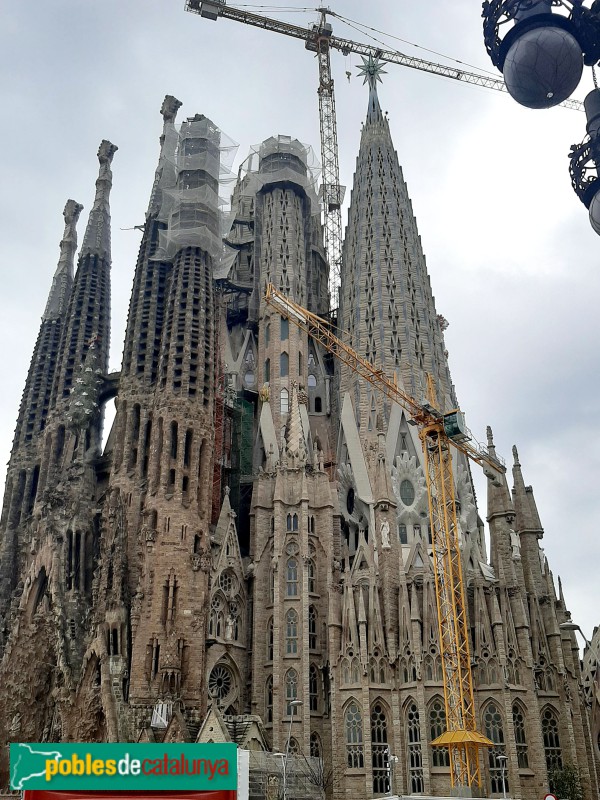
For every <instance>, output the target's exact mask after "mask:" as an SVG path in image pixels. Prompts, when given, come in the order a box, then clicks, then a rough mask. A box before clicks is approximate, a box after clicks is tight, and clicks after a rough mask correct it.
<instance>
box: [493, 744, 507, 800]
mask: <svg viewBox="0 0 600 800" xmlns="http://www.w3.org/2000/svg"><path fill="white" fill-rule="evenodd" d="M496 761H499V762H500V770H501V773H500V774H501V776H502V797H503V798H504V800H506V777H505V776H506V762H507V761H508V756H503V755H499V756H496Z"/></svg>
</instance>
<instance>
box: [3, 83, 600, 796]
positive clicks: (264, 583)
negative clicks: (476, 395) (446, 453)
mask: <svg viewBox="0 0 600 800" xmlns="http://www.w3.org/2000/svg"><path fill="white" fill-rule="evenodd" d="M374 83H375V82H374V80H373V81H371V84H372V85H371V87H370V94H369V105H368V111H367V117H366V120H365V123H364V126H363V130H362V136H361V144H360V150H359V154H358V158H357V163H356V171H355V178H354V185H353V189H352V197H351V202H350V209H349V217H348V226H347V230H346V236H345V242H344V252H343V266H342V270H341V289H340V297H339V309H338V311H337V327H338V330H339V331H343V333H342V334H341V335H342V336H343V337H345V339H346V341H347V342H348V343H349V344H351V345H352V346H353V347H354V348H355V349H356V350H357V351H358V352H359V353H360V354H361V355H363V356H364V357H366V358H367V359H369V360H370V361H372V362H374V363H375V364H377V365H378V366H379V367H380V368H381V369H383V370H385V371H386V372H387V373H388V375H392V374H395V375H396V378H397V380H398V383H399V384H400V385H401V386H402V387H403V388H404V389H405V390H406V391H407V392H409V393H410V394H412V395H413V396H415V397H417V398H418V397H421V396H423V393H424V387H425V384H426V378H427V375H431V376H432V377H433V381H434V385H435V389H436V392H437V396H438V402H439V404H440V406H441V407H442V408H443V409H445V410H450V409H452V408H455V407H456V406H457V399H456V396H455V391H454V387H453V385H452V382H451V377H450V372H449V368H448V361H447V352H446V350H445V345H444V329H445V326H446V324H447V323H446V322H445V320H444V319H443V317H441V316H440V315H438V314H437V312H436V309H435V303H434V297H433V294H432V289H431V285H430V281H429V276H428V273H427V267H426V263H425V258H424V255H423V251H422V247H421V241H420V237H419V234H418V230H417V225H416V220H415V218H414V215H413V212H412V207H411V202H410V199H409V196H408V190H407V187H406V184H405V182H404V179H403V176H402V171H401V168H400V165H399V163H398V157H397V154H396V152H395V150H394V147H393V143H392V140H391V137H390V131H389V127H388V122H387V119H386V118H385V117H384V115H383V114H382V112H381V109H380V106H379V101H378V98H377V92H376V89H375V85H374ZM179 106H180V103H179V102H178V101H176V100H175V99H174V98H172V97H167V98H165V101H164V103H163V106H162V109H161V114H162V117H163V125H164V127H163V132H162V136H161V139H160V158H159V163H158V167H157V170H156V174H155V179H154V184H153V188H152V193H151V198H150V203H149V207H148V211H147V214H146V222H145V225H144V229H143V232H142V241H141V245H140V250H139V256H138V260H137V264H136V269H135V277H134V283H133V289H132V295H131V301H130V307H129V318H128V323H127V331H126V336H125V344H124V352H123V362H122V367H121V370H120V372H119V373H113V374H108V345H109V332H110V286H109V285H110V212H109V195H110V188H111V183H112V172H111V163H112V159H113V156H114V153H115V151H116V147H115V146H114V145H112V144H111V143H110V142H102V144H101V147H100V150H99V154H98V156H99V162H100V170H99V177H98V181H97V183H96V195H95V199H94V204H93V208H92V210H91V212H90V216H89V221H88V224H87V228H86V232H85V235H84V238H83V244H82V246H81V249H80V251H79V255H78V257H77V264H76V268H75V259H76V251H77V236H76V223H77V219H78V217H79V215H80V213H81V210H82V207H81V206H80V205H79V204H77V203H75V202H74V201H71V200H70V201H69V202H68V203H67V205H66V208H65V212H64V216H65V234H64V236H63V239H62V241H61V245H60V258H59V264H58V268H57V270H56V274H55V276H54V280H53V282H52V287H51V291H50V296H49V299H48V303H47V306H46V309H45V312H44V315H43V317H42V322H41V327H40V333H39V336H38V339H37V342H36V345H35V350H34V354H33V358H32V361H31V366H30V370H29V374H28V378H27V383H26V386H25V391H24V394H23V399H22V402H21V407H20V410H19V416H18V420H17V428H16V432H15V438H14V443H13V449H12V452H11V457H10V462H9V468H8V476H7V483H6V489H5V495H4V505H3V511H2V518H1V522H0V657H1V661H0V685H2V687H3V689H2V695H1V697H0V744H2V745H5V744H6V743H7V742H8V741H17V740H20V741H63V740H65V741H120V740H122V741H223V740H232V741H237V742H238V743H239V744H241V745H243V746H245V747H248V748H250V749H251V750H254V751H255V752H258V751H265V752H267V751H269V750H270V751H272V752H274V753H281V752H282V751H285V749H286V746H287V744H288V742H289V745H290V752H291V753H292V755H293V756H297V757H298V759H301V758H302V757H303V756H311V757H313V758H314V759H315V760H316V762H317V763H321V764H322V765H323V769H322V771H321V773H320V776H319V777H318V780H316V781H315V783H314V792H313V794H312V795H311V793H310V792H309V793H308V795H307V796H309V797H310V796H315V797H316V796H318V794H319V792H325V793H326V794H327V795H328V796H330V797H333V798H342V797H344V798H346V797H355V798H371V797H378V796H384V795H385V794H388V793H389V792H390V790H391V789H393V791H394V792H396V793H398V794H404V795H412V794H414V795H419V794H424V795H434V796H435V795H438V796H443V795H447V794H449V792H450V768H449V756H448V753H447V751H446V750H444V749H439V748H431V746H430V742H431V741H432V739H434V738H436V737H437V736H438V735H439V734H441V733H442V732H443V731H444V730H445V710H444V690H443V683H442V666H441V659H440V650H439V634H438V618H437V611H436V598H435V584H434V576H433V572H432V562H431V546H430V543H431V539H430V531H429V518H428V514H429V512H428V504H427V489H426V483H425V477H424V473H423V468H422V464H423V455H422V451H421V444H420V440H419V438H418V435H417V433H416V429H415V427H414V426H413V425H411V424H410V422H411V420H410V419H407V417H406V415H405V414H404V413H403V412H402V410H401V409H400V408H399V407H398V406H397V405H393V404H391V403H390V402H389V401H387V400H384V399H382V397H381V395H380V394H379V393H378V392H377V391H375V390H374V389H373V388H372V387H371V386H370V385H368V384H365V383H364V382H363V381H361V380H360V379H359V378H358V377H357V376H356V375H355V374H354V373H353V372H352V371H351V370H349V369H347V368H345V367H343V368H340V367H339V365H338V364H336V363H334V361H333V360H332V358H331V356H330V355H329V354H328V353H326V352H325V351H324V350H323V349H322V348H321V347H320V346H318V345H316V344H315V343H314V342H313V341H312V340H310V339H309V338H308V337H307V335H306V334H305V333H304V332H303V331H301V330H300V329H299V328H297V327H296V326H295V325H293V324H291V323H289V322H288V321H287V320H284V319H282V318H281V317H280V316H279V315H278V314H276V313H275V312H274V311H273V310H272V309H271V308H270V307H269V306H268V305H267V304H266V302H265V299H264V295H265V290H266V286H267V284H269V283H272V284H274V285H275V286H276V287H277V288H278V289H279V290H280V291H283V292H284V293H286V294H287V295H288V296H289V297H291V298H292V299H293V300H295V301H296V302H298V303H300V304H301V305H304V306H306V307H308V308H309V309H310V310H311V311H314V312H315V313H317V314H319V315H322V316H326V315H328V314H329V313H330V301H329V297H328V289H327V283H328V266H327V262H326V257H325V252H324V249H323V235H322V227H321V221H320V208H319V201H318V196H317V185H316V173H315V169H314V167H315V165H314V163H313V161H312V156H311V152H310V150H309V148H307V147H306V146H305V145H302V144H301V143H300V142H298V141H297V140H295V139H293V138H290V137H285V136H277V137H272V138H270V139H268V140H266V141H265V142H263V143H262V144H261V145H259V146H258V147H256V148H254V149H253V151H252V153H251V154H250V156H249V157H248V159H247V160H246V161H245V162H244V163H243V165H242V167H241V168H240V170H239V174H238V180H237V183H236V184H235V188H234V191H233V199H232V213H231V215H230V216H229V219H228V220H226V218H225V215H224V214H223V213H222V212H221V211H220V207H219V203H220V201H219V182H220V179H221V177H222V175H223V172H224V170H225V166H224V161H225V160H226V159H225V158H224V157H225V155H226V153H227V151H228V149H229V146H230V144H229V142H228V140H227V139H226V137H224V135H223V134H222V133H221V131H220V130H219V129H218V128H217V127H216V126H215V125H214V124H213V123H212V122H211V121H210V120H208V119H207V118H206V117H204V116H202V115H196V116H195V117H190V118H188V119H186V120H185V121H184V122H183V123H181V124H179V125H178V124H176V122H175V120H176V114H177V111H178V108H179ZM225 222H227V224H224V223H225ZM223 241H224V242H225V243H223ZM336 304H337V303H336ZM111 398H116V407H117V413H116V417H115V421H114V424H113V427H112V430H111V432H110V434H109V436H108V438H107V440H106V443H105V444H104V446H103V445H102V442H103V439H102V426H103V423H102V420H103V409H104V405H105V404H106V402H107V401H108V400H110V399H111ZM488 447H489V449H490V451H491V452H492V453H494V452H495V450H494V442H493V439H492V434H491V431H490V430H488ZM513 462H514V463H513V466H512V486H511V488H510V489H509V486H508V483H507V482H506V481H504V482H503V483H502V485H500V486H494V485H493V484H491V483H490V485H489V490H488V498H487V521H488V525H489V543H490V544H489V553H488V547H487V544H486V538H485V536H484V525H483V522H482V520H481V517H480V515H479V513H478V509H477V505H476V500H475V494H474V490H473V485H472V479H471V473H470V468H469V465H468V464H467V463H466V462H465V461H464V460H463V457H462V456H458V455H457V457H456V459H455V464H454V471H455V484H456V485H455V491H456V497H457V518H458V520H459V527H460V540H461V548H462V559H463V572H464V576H465V581H466V597H467V603H468V612H469V626H470V649H471V659H472V670H473V680H474V686H475V702H476V708H477V715H478V720H479V726H480V730H481V731H482V732H483V733H484V734H485V735H486V736H487V737H488V738H489V739H491V740H492V742H493V747H492V748H491V749H490V750H489V752H487V751H482V754H481V765H482V774H483V781H484V795H485V796H502V791H503V786H502V768H501V760H499V759H498V756H503V755H506V756H507V757H508V761H507V770H506V776H505V777H506V789H507V794H509V796H514V797H519V798H522V799H523V800H534V799H537V798H539V797H542V796H543V794H544V791H545V790H547V788H548V773H549V771H550V770H552V769H554V768H557V767H558V768H560V767H561V766H563V765H566V764H568V763H573V764H576V765H577V766H578V768H579V771H580V774H581V778H582V782H583V785H584V787H585V792H586V797H587V798H588V800H592V798H595V797H597V796H598V778H597V772H596V758H597V756H598V755H599V751H598V730H595V729H594V728H593V724H594V722H593V721H594V720H598V719H599V715H598V714H595V715H590V713H589V708H588V706H589V702H587V701H586V694H585V693H584V692H583V690H582V677H581V671H580V664H579V657H578V651H577V647H576V644H575V641H574V637H573V633H572V632H569V631H566V630H565V629H563V630H561V629H560V627H559V626H560V624H561V623H563V622H566V621H568V620H569V619H570V617H569V612H568V609H567V606H566V603H565V599H564V597H563V594H562V590H559V591H558V593H557V591H556V589H555V583H554V579H553V576H552V572H551V570H550V567H549V564H548V562H547V560H546V558H545V556H544V552H543V550H542V549H541V547H540V540H541V539H542V537H543V527H542V524H541V521H540V517H539V514H538V511H537V507H536V504H535V500H534V495H533V492H532V489H531V487H530V486H528V485H526V483H525V481H524V478H523V474H522V469H521V464H520V462H519V457H518V453H517V451H516V448H513ZM391 757H393V758H392V759H391V760H390V758H391ZM1 758H5V751H4V749H3V751H2V756H1ZM311 763H315V762H311ZM0 770H1V775H0V777H2V778H3V779H5V778H6V763H5V762H0ZM390 779H391V781H392V786H390ZM256 796H259V795H256ZM298 797H300V794H298Z"/></svg>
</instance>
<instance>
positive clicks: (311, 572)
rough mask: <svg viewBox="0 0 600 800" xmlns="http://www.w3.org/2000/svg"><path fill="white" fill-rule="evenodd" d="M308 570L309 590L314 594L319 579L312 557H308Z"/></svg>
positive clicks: (312, 518)
mask: <svg viewBox="0 0 600 800" xmlns="http://www.w3.org/2000/svg"><path fill="white" fill-rule="evenodd" d="M311 520H314V517H311ZM306 571H307V573H308V591H309V592H310V593H311V594H314V593H315V592H316V585H317V581H316V577H315V562H314V560H313V559H312V558H309V559H308V563H307V566H306Z"/></svg>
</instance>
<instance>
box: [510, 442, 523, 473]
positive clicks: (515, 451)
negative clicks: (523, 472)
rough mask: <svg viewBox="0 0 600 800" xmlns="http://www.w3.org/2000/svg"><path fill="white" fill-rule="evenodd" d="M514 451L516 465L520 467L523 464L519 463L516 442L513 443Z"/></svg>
mask: <svg viewBox="0 0 600 800" xmlns="http://www.w3.org/2000/svg"><path fill="white" fill-rule="evenodd" d="M512 453H513V459H514V461H515V467H520V466H521V465H520V464H519V451H518V450H517V445H516V444H513V449H512Z"/></svg>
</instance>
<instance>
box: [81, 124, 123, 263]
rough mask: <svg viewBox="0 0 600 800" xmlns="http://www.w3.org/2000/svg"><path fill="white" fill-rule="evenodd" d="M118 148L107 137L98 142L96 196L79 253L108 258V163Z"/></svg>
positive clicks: (109, 176) (109, 180)
mask: <svg viewBox="0 0 600 800" xmlns="http://www.w3.org/2000/svg"><path fill="white" fill-rule="evenodd" d="M117 150H118V148H117V146H116V145H115V144H112V142H109V141H108V140H107V139H103V140H102V141H101V142H100V147H99V148H98V161H99V162H100V170H99V173H98V178H97V180H96V196H95V197H94V205H93V206H92V210H91V211H90V217H89V220H88V224H87V228H86V231H85V236H84V237H83V244H82V245H81V255H87V254H88V253H93V254H94V255H99V256H101V257H105V258H110V207H109V197H110V190H111V188H112V172H111V169H110V165H111V163H112V160H113V156H114V154H115V153H116V152H117Z"/></svg>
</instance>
